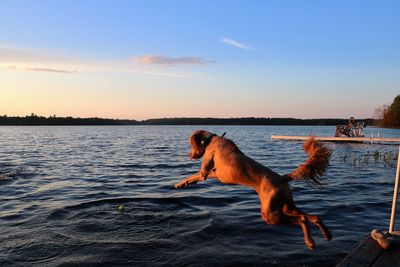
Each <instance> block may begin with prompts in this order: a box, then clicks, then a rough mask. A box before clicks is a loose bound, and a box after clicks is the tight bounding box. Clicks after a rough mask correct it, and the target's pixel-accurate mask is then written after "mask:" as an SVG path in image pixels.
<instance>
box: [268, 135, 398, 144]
mask: <svg viewBox="0 0 400 267" xmlns="http://www.w3.org/2000/svg"><path fill="white" fill-rule="evenodd" d="M308 138H309V136H300V135H297V136H296V135H271V139H272V140H278V139H281V140H299V141H304V140H307V139H308ZM315 139H317V140H320V141H332V142H368V143H377V142H395V143H400V138H389V137H334V136H315Z"/></svg>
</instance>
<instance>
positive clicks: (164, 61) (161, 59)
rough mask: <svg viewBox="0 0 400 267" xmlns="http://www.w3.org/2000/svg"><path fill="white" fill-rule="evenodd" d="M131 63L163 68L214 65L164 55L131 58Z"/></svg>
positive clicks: (196, 58)
mask: <svg viewBox="0 0 400 267" xmlns="http://www.w3.org/2000/svg"><path fill="white" fill-rule="evenodd" d="M133 62H135V63H137V64H144V65H151V64H153V65H163V66H177V65H204V64H209V63H216V61H215V60H204V59H202V58H199V57H176V58H173V57H169V56H166V55H152V54H149V55H144V56H137V57H133Z"/></svg>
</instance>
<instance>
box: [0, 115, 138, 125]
mask: <svg viewBox="0 0 400 267" xmlns="http://www.w3.org/2000/svg"><path fill="white" fill-rule="evenodd" d="M138 124H139V122H138V121H135V120H118V119H102V118H73V117H56V116H50V117H43V116H37V115H35V114H31V115H29V116H25V117H8V116H7V115H4V116H0V125H138Z"/></svg>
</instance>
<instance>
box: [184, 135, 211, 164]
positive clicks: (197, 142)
mask: <svg viewBox="0 0 400 267" xmlns="http://www.w3.org/2000/svg"><path fill="white" fill-rule="evenodd" d="M209 136H211V133H210V132H207V131H203V130H198V131H195V132H194V133H192V135H191V136H190V138H189V142H190V146H191V150H190V154H189V157H190V159H199V158H201V157H202V156H203V155H204V152H205V151H206V144H205V143H206V142H207V140H208V139H209Z"/></svg>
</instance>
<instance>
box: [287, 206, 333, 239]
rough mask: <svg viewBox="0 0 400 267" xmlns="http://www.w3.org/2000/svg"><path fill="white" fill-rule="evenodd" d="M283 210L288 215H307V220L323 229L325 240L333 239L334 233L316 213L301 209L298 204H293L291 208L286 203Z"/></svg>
mask: <svg viewBox="0 0 400 267" xmlns="http://www.w3.org/2000/svg"><path fill="white" fill-rule="evenodd" d="M283 212H284V213H285V214H287V215H289V216H290V215H294V216H301V215H303V216H305V218H306V220H307V221H309V222H311V223H313V224H315V225H316V226H317V227H318V228H319V230H320V231H321V233H322V235H323V236H324V238H325V240H331V239H332V234H331V232H329V230H328V228H327V227H326V226H325V224H324V223H323V222H322V220H321V219H320V218H319V217H318V216H316V215H310V214H307V213H305V212H303V211H301V210H299V209H298V208H297V207H296V206H294V204H293V205H291V208H290V209H289V208H288V206H287V205H286V206H285V208H284V210H283Z"/></svg>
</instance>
